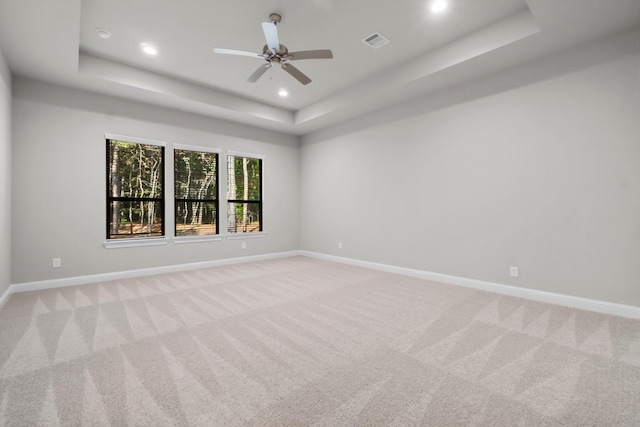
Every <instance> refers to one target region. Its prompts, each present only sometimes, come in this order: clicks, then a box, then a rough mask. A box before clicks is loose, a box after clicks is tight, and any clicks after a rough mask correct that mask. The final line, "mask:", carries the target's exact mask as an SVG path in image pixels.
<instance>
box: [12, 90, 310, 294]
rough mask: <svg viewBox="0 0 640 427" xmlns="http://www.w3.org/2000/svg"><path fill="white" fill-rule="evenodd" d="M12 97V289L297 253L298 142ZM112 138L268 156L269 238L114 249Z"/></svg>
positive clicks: (141, 108)
mask: <svg viewBox="0 0 640 427" xmlns="http://www.w3.org/2000/svg"><path fill="white" fill-rule="evenodd" d="M13 95H14V98H13V183H14V185H13V222H12V225H13V240H12V251H13V263H12V267H13V268H12V283H15V284H19V283H27V282H33V281H40V280H49V279H56V278H64V277H77V276H85V275H93V274H100V273H110V272H120V271H127V270H136V269H144V268H153V267H159V266H171V265H179V264H187V263H195V262H202V261H210V260H216V259H225V258H234V257H241V256H249V255H260V254H269V253H277V252H285V251H291V250H296V249H298V247H299V225H298V218H299V185H298V180H297V177H298V175H299V170H298V167H299V145H298V139H297V138H296V137H292V136H288V135H282V134H279V133H276V132H269V131H264V130H258V129H254V128H251V127H248V126H243V125H236V124H232V123H228V122H225V121H221V120H214V119H210V118H204V117H199V116H195V115H191V114H184V113H180V112H176V111H170V110H167V109H162V108H157V107H152V106H149V105H145V104H141V103H135V102H128V101H124V100H120V99H117V98H111V97H108V96H102V95H95V94H90V93H86V92H82V91H78V90H72V89H67V88H63V87H59V86H54V85H50V84H46V83H41V82H35V81H31V80H26V79H23V78H16V79H15V82H14V94H13ZM105 133H112V134H120V135H127V136H133V137H139V138H147V139H154V140H160V141H165V142H169V143H179V144H190V145H198V146H205V147H215V148H220V149H223V150H234V151H241V152H246V153H255V154H260V155H264V156H266V159H265V162H264V226H265V231H266V232H267V236H266V237H265V238H256V239H247V240H243V241H245V242H246V244H247V248H246V249H244V250H243V249H241V241H238V240H224V241H216V242H199V243H183V244H174V243H169V244H168V245H164V246H152V247H133V248H118V249H105V248H104V247H103V242H104V240H105V221H106V219H105V217H106V214H105V204H106V202H105V197H106V196H105V179H106V178H105V138H104V134H105ZM3 161H5V160H4V159H3ZM222 190H223V191H224V189H222ZM167 197H170V195H167ZM3 206H4V203H3ZM167 227H168V230H170V228H171V226H170V225H168V226H167ZM54 257H60V258H62V268H59V269H53V268H52V258H54ZM3 270H4V269H3Z"/></svg>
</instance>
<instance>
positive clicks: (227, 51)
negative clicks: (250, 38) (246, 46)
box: [213, 47, 264, 59]
mask: <svg viewBox="0 0 640 427" xmlns="http://www.w3.org/2000/svg"><path fill="white" fill-rule="evenodd" d="M213 53H224V54H227V55H242V56H255V57H256V58H260V59H264V57H263V56H262V54H260V53H254V52H247V51H246V50H235V49H221V48H219V47H216V48H214V49H213Z"/></svg>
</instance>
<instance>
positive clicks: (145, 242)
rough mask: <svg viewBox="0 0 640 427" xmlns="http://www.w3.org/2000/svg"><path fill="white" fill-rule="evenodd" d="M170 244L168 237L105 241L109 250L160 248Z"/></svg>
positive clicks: (105, 245)
mask: <svg viewBox="0 0 640 427" xmlns="http://www.w3.org/2000/svg"><path fill="white" fill-rule="evenodd" d="M167 243H169V241H168V239H167V238H166V237H147V238H142V239H113V240H105V242H104V247H105V248H107V249H116V248H132V247H136V246H159V245H166V244H167Z"/></svg>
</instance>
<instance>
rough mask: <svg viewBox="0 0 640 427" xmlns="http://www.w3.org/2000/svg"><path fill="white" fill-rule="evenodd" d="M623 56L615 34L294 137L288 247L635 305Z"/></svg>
mask: <svg viewBox="0 0 640 427" xmlns="http://www.w3.org/2000/svg"><path fill="white" fill-rule="evenodd" d="M639 52H640V31H634V32H630V33H626V34H622V35H617V36H614V37H610V38H607V39H604V40H600V41H597V42H593V43H591V44H589V45H586V46H581V47H578V48H574V49H572V50H570V51H567V52H562V53H561V54H558V55H555V56H552V57H547V58H543V59H540V60H537V61H535V62H532V63H529V64H526V65H524V66H520V67H517V68H514V69H510V70H507V71H505V72H501V73H499V74H495V75H492V76H489V77H486V78H482V79H479V80H476V81H473V82H470V83H467V84H464V85H461V86H458V87H456V88H453V89H450V90H446V91H443V92H440V93H437V94H433V95H431V96H429V97H423V98H421V99H418V100H415V101H413V102H410V103H407V104H405V105H403V106H399V107H396V108H394V109H389V110H384V111H380V112H377V113H375V114H372V115H370V116H368V117H365V118H362V119H359V120H356V121H352V122H350V123H348V124H345V125H342V126H338V127H335V128H333V129H330V130H326V131H323V132H319V133H316V134H312V135H309V136H307V137H305V138H303V141H302V148H301V167H300V170H301V197H302V199H301V206H302V208H301V227H302V228H301V248H302V249H304V250H309V251H315V252H321V253H325V254H333V255H338V256H344V257H349V258H355V259H360V260H366V261H371V262H377V263H383V264H389V265H394V266H401V267H407V268H413V269H418V270H424V271H429V272H436V273H442V274H448V275H453V276H459V277H466V278H471V279H477V280H484V281H490V282H495V283H501V284H509V285H514V286H521V287H526V288H531V289H536V290H543V291H550V292H556V293H560V294H565V295H572V296H578V297H585V298H592V299H597V300H602V301H610V302H616V303H623V304H629V305H635V306H640V74H639V69H640V55H639ZM338 242H342V243H343V248H342V249H338ZM509 266H518V267H519V268H520V277H519V278H517V279H513V278H510V277H509Z"/></svg>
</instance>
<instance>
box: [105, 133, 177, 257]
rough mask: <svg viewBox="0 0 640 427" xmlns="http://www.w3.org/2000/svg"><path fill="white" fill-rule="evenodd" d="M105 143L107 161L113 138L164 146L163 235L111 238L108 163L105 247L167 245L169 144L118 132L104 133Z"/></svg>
mask: <svg viewBox="0 0 640 427" xmlns="http://www.w3.org/2000/svg"><path fill="white" fill-rule="evenodd" d="M103 140H104V143H105V151H106V152H105V162H106V163H108V162H109V144H110V142H109V141H111V140H114V141H124V142H129V143H132V144H142V145H154V146H159V147H162V168H161V171H160V173H161V177H162V178H161V179H162V197H159V198H158V199H160V209H161V217H162V235H161V236H148V237H142V236H140V237H126V238H120V239H113V238H109V235H110V222H109V221H110V218H109V217H110V212H111V210H110V203H111V201H112V199H113V196H111V195H110V194H111V192H110V188H109V183H110V176H111V171H110V168H109V165H108V164H106V166H107V167H106V171H105V172H106V173H105V175H104V176H105V181H106V182H105V190H106V191H105V193H106V194H105V195H106V199H105V200H106V206H105V222H104V224H105V227H106V230H105V231H106V235H105V241H104V247H105V248H107V249H109V248H120V247H131V246H155V245H166V244H167V243H168V238H167V232H166V231H167V229H166V224H167V209H166V191H167V182H166V177H167V173H166V172H167V171H166V169H167V146H168V144H167V143H166V142H164V141H158V140H152V139H147V138H138V137H132V136H126V135H117V134H109V133H106V134H104V139H103Z"/></svg>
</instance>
